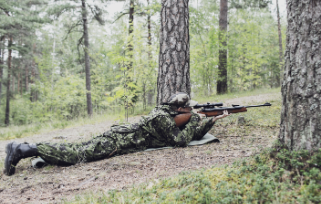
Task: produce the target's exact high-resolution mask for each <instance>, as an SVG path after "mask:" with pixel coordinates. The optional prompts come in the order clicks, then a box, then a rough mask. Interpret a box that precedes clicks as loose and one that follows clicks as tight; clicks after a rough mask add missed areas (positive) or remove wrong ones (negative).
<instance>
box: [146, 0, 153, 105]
mask: <svg viewBox="0 0 321 204" xmlns="http://www.w3.org/2000/svg"><path fill="white" fill-rule="evenodd" d="M147 4H148V6H149V0H147ZM149 11H150V10H149ZM150 22H151V15H150V13H149V12H148V15H147V30H148V31H147V32H148V42H147V43H148V46H149V47H148V65H149V66H150V69H153V67H151V64H152V63H151V62H152V50H151V49H152V34H151V33H152V32H151V23H150ZM153 98H154V91H153V90H151V89H150V90H148V91H147V104H148V105H149V106H151V105H152V104H153Z"/></svg>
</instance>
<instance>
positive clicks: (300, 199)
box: [66, 146, 321, 203]
mask: <svg viewBox="0 0 321 204" xmlns="http://www.w3.org/2000/svg"><path fill="white" fill-rule="evenodd" d="M320 169H321V149H319V150H317V151H314V152H308V151H298V152H292V151H289V150H287V149H285V148H277V146H275V147H274V148H273V149H270V150H266V151H264V152H263V153H261V154H259V155H256V156H254V157H252V158H251V159H248V160H242V161H237V162H235V163H234V164H233V165H232V166H224V167H215V168H210V169H206V170H205V169H203V170H198V171H190V172H183V173H181V174H180V175H178V176H176V177H172V178H166V179H163V180H161V181H159V182H153V181H151V182H150V183H146V184H143V185H139V186H137V187H134V188H132V189H128V190H123V191H118V190H112V191H108V193H103V192H99V193H89V194H86V195H78V196H76V197H75V198H74V200H72V201H66V203H320V202H321V173H320Z"/></svg>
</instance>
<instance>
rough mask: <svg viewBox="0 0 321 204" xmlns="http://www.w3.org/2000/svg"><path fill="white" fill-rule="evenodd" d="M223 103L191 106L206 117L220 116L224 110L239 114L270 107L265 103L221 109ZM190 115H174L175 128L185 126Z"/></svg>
mask: <svg viewBox="0 0 321 204" xmlns="http://www.w3.org/2000/svg"><path fill="white" fill-rule="evenodd" d="M222 106H223V103H207V104H197V105H195V106H193V107H194V108H196V109H198V108H202V110H200V111H197V113H201V114H205V115H206V117H212V116H218V115H222V114H223V111H224V110H227V112H228V113H240V112H246V111H247V108H254V107H262V106H271V104H270V103H265V104H262V105H253V106H240V105H232V107H222ZM191 116H192V114H191V113H183V114H179V115H176V116H175V117H174V120H175V123H176V126H177V127H181V126H183V125H186V124H187V123H188V121H189V119H190V118H191Z"/></svg>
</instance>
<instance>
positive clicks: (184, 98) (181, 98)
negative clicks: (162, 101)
mask: <svg viewBox="0 0 321 204" xmlns="http://www.w3.org/2000/svg"><path fill="white" fill-rule="evenodd" d="M166 104H168V105H174V106H179V107H188V106H195V105H197V104H198V103H197V102H196V101H193V100H191V99H190V97H189V95H188V94H187V93H184V92H178V93H176V94H173V95H172V96H171V97H170V98H169V99H168V101H167V103H166Z"/></svg>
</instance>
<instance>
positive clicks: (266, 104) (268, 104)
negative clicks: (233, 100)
mask: <svg viewBox="0 0 321 204" xmlns="http://www.w3.org/2000/svg"><path fill="white" fill-rule="evenodd" d="M271 105H272V104H270V103H265V104H263V105H254V106H245V108H253V107H261V106H271Z"/></svg>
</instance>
